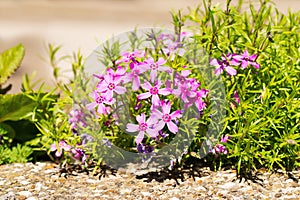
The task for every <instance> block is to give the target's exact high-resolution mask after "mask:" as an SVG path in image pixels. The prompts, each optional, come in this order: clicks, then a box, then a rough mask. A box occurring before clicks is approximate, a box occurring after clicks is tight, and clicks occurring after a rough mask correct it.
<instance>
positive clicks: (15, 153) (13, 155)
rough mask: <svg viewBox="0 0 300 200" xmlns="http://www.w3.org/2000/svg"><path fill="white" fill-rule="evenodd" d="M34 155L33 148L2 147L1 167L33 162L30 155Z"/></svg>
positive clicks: (0, 153) (19, 146) (0, 152)
mask: <svg viewBox="0 0 300 200" xmlns="http://www.w3.org/2000/svg"><path fill="white" fill-rule="evenodd" d="M32 153H33V151H32V148H30V147H28V146H25V145H21V144H17V146H14V147H12V148H8V147H7V146H6V145H0V155H1V159H0V165H2V164H9V163H25V162H28V161H30V160H31V158H30V155H31V154H32Z"/></svg>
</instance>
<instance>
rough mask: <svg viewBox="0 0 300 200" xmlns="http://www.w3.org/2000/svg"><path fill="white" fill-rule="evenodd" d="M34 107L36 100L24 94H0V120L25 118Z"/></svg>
mask: <svg viewBox="0 0 300 200" xmlns="http://www.w3.org/2000/svg"><path fill="white" fill-rule="evenodd" d="M35 107H36V102H34V101H33V100H32V99H30V98H29V97H27V96H26V95H25V94H6V95H0V108H1V109H0V122H3V121H7V120H11V121H18V120H21V119H26V118H28V117H29V115H30V113H32V111H33V109H34V108H35Z"/></svg>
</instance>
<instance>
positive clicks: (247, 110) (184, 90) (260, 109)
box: [37, 0, 300, 173]
mask: <svg viewBox="0 0 300 200" xmlns="http://www.w3.org/2000/svg"><path fill="white" fill-rule="evenodd" d="M208 2H209V3H208V4H206V1H203V7H204V11H201V10H200V9H199V8H195V9H190V11H189V13H188V14H187V15H185V16H182V15H181V13H180V12H179V13H174V14H173V22H174V25H175V31H174V33H170V32H167V33H165V32H163V31H161V30H159V31H156V30H148V31H147V32H146V33H145V32H142V34H140V33H139V32H137V31H133V32H128V33H126V34H124V35H126V37H125V40H124V37H123V38H122V37H121V38H119V39H120V40H114V39H112V40H109V41H108V42H107V43H105V44H104V45H102V46H101V48H99V49H97V50H96V51H95V52H94V53H93V54H92V55H91V56H90V57H89V58H88V59H87V61H86V63H85V65H84V64H83V63H82V61H81V60H80V59H79V60H77V61H76V62H75V63H74V64H73V65H72V67H74V70H73V71H74V76H75V77H74V82H72V86H73V88H72V89H70V90H72V91H68V90H67V91H66V93H68V94H69V96H70V97H72V101H73V104H74V107H73V111H71V112H69V111H70V108H68V109H67V111H68V112H69V114H70V115H69V117H67V119H66V116H65V115H63V116H64V117H61V116H62V113H61V112H60V109H57V111H56V112H53V116H52V115H51V114H49V115H46V116H50V117H49V119H47V120H45V121H42V122H38V123H37V124H38V126H39V127H40V128H41V130H42V132H43V134H44V135H47V137H49V138H51V139H52V140H51V142H47V143H46V144H45V145H44V146H47V145H48V146H49V147H50V145H51V144H53V142H54V141H55V144H56V145H55V146H54V145H53V146H51V147H52V148H51V150H53V151H52V152H53V154H54V153H56V154H57V156H63V154H61V152H62V153H64V152H66V153H68V155H69V153H70V154H71V157H72V159H73V160H80V161H83V160H82V159H84V160H85V161H86V160H89V159H96V160H98V161H99V162H101V161H102V160H104V161H105V162H107V163H108V164H116V165H113V166H115V167H118V166H120V165H123V164H127V163H129V162H131V161H132V162H137V161H141V160H142V161H143V162H145V163H147V162H150V161H152V160H155V161H160V160H164V161H165V162H166V163H168V164H170V165H171V166H172V165H174V164H176V163H178V162H177V161H178V159H179V158H180V157H182V158H183V159H190V158H191V159H194V158H195V157H196V158H201V159H202V160H201V161H203V162H207V163H209V165H212V164H213V165H214V167H215V168H216V167H217V165H219V168H221V166H224V164H227V165H234V166H236V168H237V169H238V173H239V172H240V170H241V169H242V168H244V169H245V168H246V169H249V170H252V169H256V168H257V167H266V168H268V169H270V170H271V169H273V168H275V167H281V168H285V169H293V168H295V167H299V166H300V164H299V163H300V162H299V155H300V154H299V152H300V148H299V144H300V136H299V126H300V124H299V109H300V104H299V102H300V101H299V94H300V93H299V88H300V87H299V72H300V70H299V66H300V65H299V51H298V48H299V31H298V30H299V27H298V23H297V22H298V21H299V14H293V13H290V14H289V15H288V16H285V15H284V14H281V13H278V12H277V11H276V12H273V13H276V14H274V17H271V18H270V13H272V12H271V11H272V10H273V8H272V6H270V5H268V4H267V1H262V2H261V5H260V7H259V12H258V11H255V9H254V7H253V6H252V5H250V13H246V12H245V13H244V12H241V10H240V7H239V6H231V5H230V0H229V1H226V2H227V3H226V8H225V10H224V9H223V8H220V7H218V6H212V5H211V2H210V1H208ZM240 2H242V1H240ZM183 24H188V25H189V27H188V28H189V30H190V31H189V32H184V31H183V30H182V28H183ZM124 35H123V36H124ZM76 66H77V67H78V66H80V68H78V69H77V70H76V69H75V68H76ZM64 114H65V113H64ZM225 114H226V115H225ZM58 115H59V116H60V117H56V116H58ZM54 116H55V117H54ZM53 124H54V126H53ZM66 124H67V125H66ZM67 127H69V129H67ZM50 133H51V134H50ZM41 141H44V140H41ZM60 141H63V142H64V143H65V144H66V145H70V147H68V146H65V145H62V144H63V142H60ZM79 149H81V151H79ZM87 155H88V156H87ZM182 155H183V156H182ZM204 156H206V157H205V158H204ZM129 158H130V159H129ZM114 162H115V163H114Z"/></svg>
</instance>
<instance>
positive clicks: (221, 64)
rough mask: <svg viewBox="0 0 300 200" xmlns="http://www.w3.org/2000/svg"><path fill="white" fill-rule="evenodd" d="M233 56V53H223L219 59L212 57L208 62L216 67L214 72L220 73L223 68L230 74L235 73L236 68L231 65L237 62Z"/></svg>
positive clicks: (235, 64)
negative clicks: (225, 54)
mask: <svg viewBox="0 0 300 200" xmlns="http://www.w3.org/2000/svg"><path fill="white" fill-rule="evenodd" d="M234 56H235V54H227V56H224V55H223V56H222V57H221V59H222V60H221V61H219V60H217V59H212V61H211V62H210V64H211V65H212V66H215V67H217V69H216V70H215V74H216V75H220V74H221V73H222V72H223V71H224V70H225V71H226V72H227V73H228V74H229V75H230V76H233V75H236V73H237V72H236V70H235V69H234V68H232V67H231V66H237V65H239V62H238V61H236V60H235V59H233V57H234Z"/></svg>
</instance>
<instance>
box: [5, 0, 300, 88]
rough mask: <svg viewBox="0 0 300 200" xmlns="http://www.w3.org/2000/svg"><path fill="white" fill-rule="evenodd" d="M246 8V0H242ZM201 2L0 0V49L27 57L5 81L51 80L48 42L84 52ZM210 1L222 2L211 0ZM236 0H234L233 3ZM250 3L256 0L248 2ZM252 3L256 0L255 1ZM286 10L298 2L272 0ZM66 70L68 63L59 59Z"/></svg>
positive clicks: (166, 21) (163, 23)
mask: <svg viewBox="0 0 300 200" xmlns="http://www.w3.org/2000/svg"><path fill="white" fill-rule="evenodd" d="M244 1H245V2H246V3H245V5H244V7H245V9H246V8H247V5H248V3H247V2H249V1H247V0H244ZM201 2H202V0H0V30H1V31H0V51H1V52H2V51H3V50H5V49H7V48H9V47H12V46H14V45H16V44H18V43H23V44H24V45H25V48H26V55H25V58H24V60H23V63H22V66H21V67H20V68H19V69H18V70H17V72H16V73H15V74H14V75H13V77H12V78H11V79H10V81H9V82H8V83H13V90H12V91H11V92H18V91H19V90H20V86H21V78H22V76H23V75H24V74H25V73H28V74H31V73H32V72H34V71H35V72H36V73H37V77H36V78H41V79H42V80H43V81H46V83H48V84H50V83H52V82H53V78H52V70H51V67H50V65H49V59H48V55H47V48H46V47H47V44H48V43H51V44H54V45H62V49H61V53H60V55H65V54H72V52H76V51H77V50H78V49H80V50H81V52H82V54H83V55H84V56H85V57H86V56H88V55H89V54H90V53H91V52H92V51H93V50H94V49H95V48H96V47H97V46H98V45H99V44H100V43H101V42H104V41H105V40H106V39H107V38H109V36H111V35H117V34H119V33H122V32H125V31H130V30H133V29H134V28H135V27H138V28H144V27H153V26H156V27H157V26H158V27H165V28H172V19H171V15H170V11H171V10H178V9H183V10H185V11H187V8H188V7H192V8H194V7H196V6H197V5H199V4H201ZM213 2H214V3H217V2H222V4H225V3H226V1H225V0H213ZM237 2H238V0H233V3H237ZM252 2H255V0H252ZM256 2H257V1H256ZM273 2H274V3H276V4H277V8H278V9H279V10H280V11H282V12H285V13H287V10H288V8H289V7H290V8H291V9H292V10H293V11H299V8H300V0H273ZM61 66H62V67H63V68H64V69H66V71H65V72H64V73H65V75H67V76H68V75H69V73H68V72H67V71H68V70H70V65H69V63H67V62H63V63H61Z"/></svg>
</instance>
